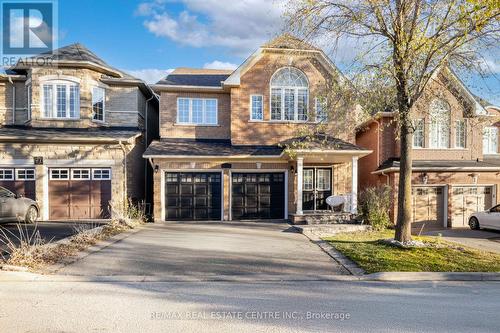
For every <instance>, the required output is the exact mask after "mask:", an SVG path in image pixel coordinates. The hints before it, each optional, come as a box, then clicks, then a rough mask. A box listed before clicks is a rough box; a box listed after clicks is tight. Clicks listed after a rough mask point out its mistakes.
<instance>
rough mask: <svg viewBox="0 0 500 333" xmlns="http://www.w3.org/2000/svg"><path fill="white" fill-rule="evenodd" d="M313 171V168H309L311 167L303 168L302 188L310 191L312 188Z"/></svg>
mask: <svg viewBox="0 0 500 333" xmlns="http://www.w3.org/2000/svg"><path fill="white" fill-rule="evenodd" d="M313 172H314V170H311V169H308V170H304V181H303V183H304V185H303V190H306V191H310V190H312V189H314V177H313Z"/></svg>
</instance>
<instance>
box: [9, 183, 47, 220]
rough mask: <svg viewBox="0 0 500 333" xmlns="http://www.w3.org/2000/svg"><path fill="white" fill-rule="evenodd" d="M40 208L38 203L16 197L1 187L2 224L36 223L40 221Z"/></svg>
mask: <svg viewBox="0 0 500 333" xmlns="http://www.w3.org/2000/svg"><path fill="white" fill-rule="evenodd" d="M39 211H40V208H39V207H38V204H37V203H36V201H34V200H31V199H29V198H24V197H22V196H20V195H16V194H14V193H12V192H11V191H9V190H8V189H6V188H5V187H2V186H0V223H2V222H19V221H24V222H26V223H34V222H36V220H37V219H38V212H39Z"/></svg>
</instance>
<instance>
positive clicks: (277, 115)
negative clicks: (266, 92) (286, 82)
mask: <svg viewBox="0 0 500 333" xmlns="http://www.w3.org/2000/svg"><path fill="white" fill-rule="evenodd" d="M271 119H272V120H281V89H279V88H278V89H275V88H274V89H271Z"/></svg>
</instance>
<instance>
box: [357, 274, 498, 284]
mask: <svg viewBox="0 0 500 333" xmlns="http://www.w3.org/2000/svg"><path fill="white" fill-rule="evenodd" d="M360 280H361V281H384V282H413V281H500V273H486V272H468V273H461V272H380V273H372V274H367V275H365V276H362V277H361V279H360Z"/></svg>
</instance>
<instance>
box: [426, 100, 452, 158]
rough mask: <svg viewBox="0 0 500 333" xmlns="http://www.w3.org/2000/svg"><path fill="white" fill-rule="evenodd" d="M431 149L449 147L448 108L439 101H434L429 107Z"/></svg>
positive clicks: (446, 104) (443, 102) (442, 101)
mask: <svg viewBox="0 0 500 333" xmlns="http://www.w3.org/2000/svg"><path fill="white" fill-rule="evenodd" d="M430 116H431V117H430V118H431V130H430V146H431V148H448V147H449V146H450V107H449V105H448V103H447V102H446V101H444V100H441V99H436V100H434V101H433V102H432V103H431V106H430Z"/></svg>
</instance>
